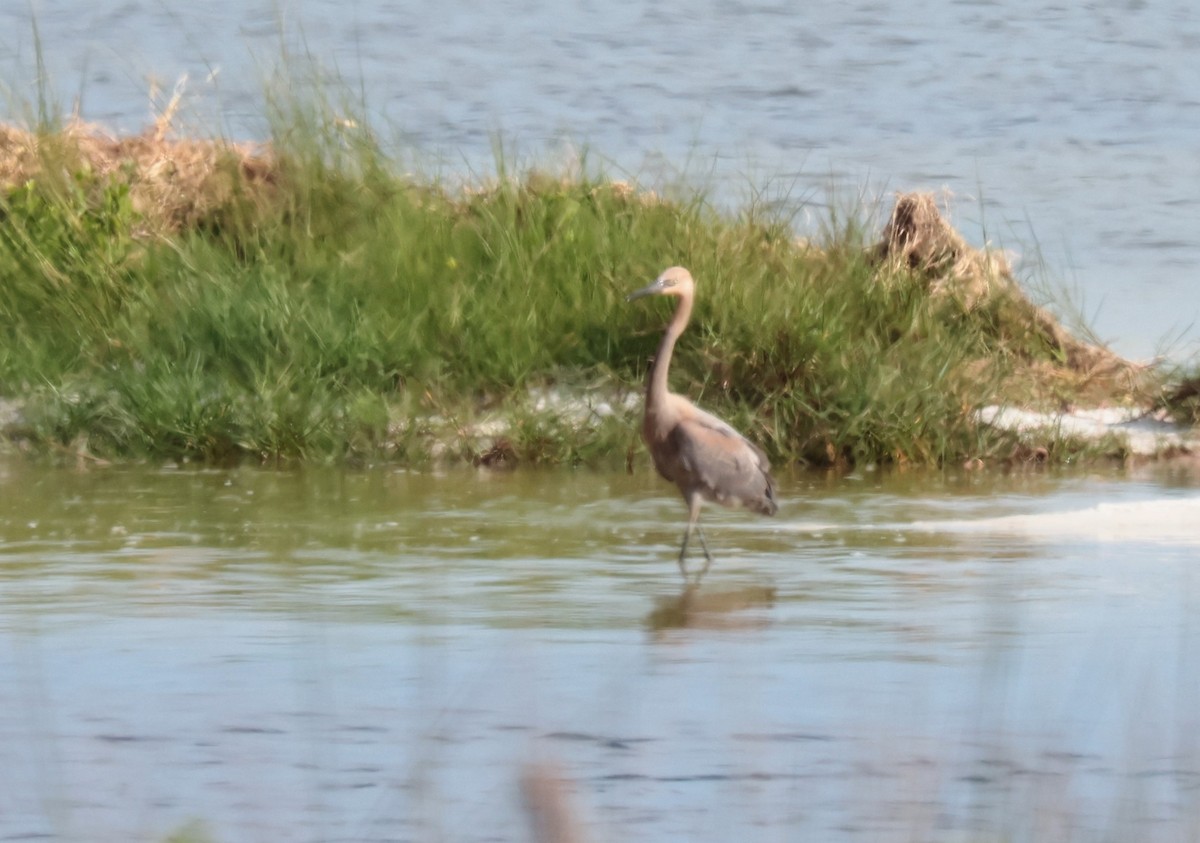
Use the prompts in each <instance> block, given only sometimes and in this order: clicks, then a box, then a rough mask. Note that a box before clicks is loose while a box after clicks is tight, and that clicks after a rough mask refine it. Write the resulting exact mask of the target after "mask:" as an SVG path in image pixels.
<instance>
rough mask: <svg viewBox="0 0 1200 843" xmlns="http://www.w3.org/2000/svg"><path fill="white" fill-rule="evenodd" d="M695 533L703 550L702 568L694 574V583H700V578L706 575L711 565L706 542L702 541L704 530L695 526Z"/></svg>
mask: <svg viewBox="0 0 1200 843" xmlns="http://www.w3.org/2000/svg"><path fill="white" fill-rule="evenodd" d="M696 532H697V533H698V534H699V535H700V547H702V548H704V567H703V568H701V569H700V573H698V574H696V582H700V578H701V577H702V576H704V575H705V574H707V573H708V569H709V566H710V565H712V554H711V553H709V552H708V542H706V541H705V540H704V530H703V529H701V527H700V525H699V524H697V525H696Z"/></svg>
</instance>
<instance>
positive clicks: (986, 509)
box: [0, 461, 1200, 843]
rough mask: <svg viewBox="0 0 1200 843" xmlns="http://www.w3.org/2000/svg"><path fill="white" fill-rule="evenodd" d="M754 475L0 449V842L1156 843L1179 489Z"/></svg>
mask: <svg viewBox="0 0 1200 843" xmlns="http://www.w3.org/2000/svg"><path fill="white" fill-rule="evenodd" d="M781 492H782V498H783V500H784V505H783V507H782V509H781V511H780V514H779V516H778V517H777V518H775V519H772V520H768V519H759V518H755V517H752V516H748V515H745V514H742V513H730V512H724V511H713V512H710V513H707V514H706V519H705V523H706V525H707V536H708V540H709V544H710V546H711V547H712V549H713V551H714V554H715V555H716V556H717V562H716V564H715V566H714V568H713V569H712V571H710V573H709V575H708V576H707V577H706V578H705V579H704V581H703V583H702V584H701V586H700V588H699V589H698V590H695V591H692V592H686V591H685V590H684V589H682V587H681V581H680V577H679V573H678V571H677V569H676V567H675V562H674V551H675V547H676V542H677V541H678V535H679V528H680V523H679V522H680V516H681V510H682V507H681V505H680V504H679V503H678V502H677V501H676V500H675V499H674V497H673V496H672V494H671V493H670V490H669V489H667V488H666V487H665V484H661V483H660V482H658V481H656V480H655V479H654V478H653V477H651V476H650V475H649V474H648V473H640V474H638V475H637V476H630V475H627V474H622V473H608V472H585V471H578V472H569V471H556V472H544V473H543V472H536V471H518V472H514V473H508V474H504V473H501V474H491V473H477V472H474V471H465V470H464V471H454V472H448V473H445V474H420V473H410V472H404V471H395V470H389V469H382V468H380V469H371V470H364V471H339V470H323V469H322V470H318V469H306V470H299V471H263V470H255V469H234V470H194V469H187V468H184V469H179V468H150V467H140V468H120V469H116V468H110V469H99V470H92V471H87V472H83V473H79V472H75V471H69V470H65V469H48V468H46V467H44V466H42V467H39V466H34V465H30V464H28V463H24V462H20V461H16V462H13V461H9V462H4V463H0V501H3V506H0V840H7V839H36V838H38V837H41V836H49V837H51V838H54V839H63V840H75V839H88V840H100V841H105V840H113V841H116V840H122V841H127V840H132V839H143V840H160V839H164V838H165V837H166V836H167V835H168V834H169V833H171V832H172V831H175V830H178V829H179V828H181V827H183V826H184V825H185V824H187V823H188V822H191V821H200V822H201V823H202V824H203V826H204V828H205V829H207V831H208V832H209V833H210V834H211V835H212V836H213V838H214V839H215V840H218V841H222V843H238V842H239V841H251V840H263V839H269V840H274V839H280V840H283V839H286V840H385V839H386V840H426V839H431V838H437V837H442V838H445V839H453V840H480V841H482V840H509V839H522V838H525V837H527V834H526V826H525V818H524V816H523V815H522V813H521V810H520V801H519V798H518V791H517V784H516V782H517V779H518V775H519V772H520V770H521V769H522V767H523V765H525V764H527V763H528V762H530V761H531V760H537V759H549V760H552V761H554V762H555V763H557V764H559V765H560V767H561V769H562V770H563V772H564V774H565V775H566V776H567V777H568V779H569V780H570V781H571V782H572V783H573V787H574V796H575V800H576V806H577V808H578V810H579V811H580V814H581V816H582V817H583V818H584V819H583V821H584V822H586V823H587V825H588V830H589V832H590V833H591V836H592V839H595V840H605V839H610V840H617V839H628V840H697V841H704V840H727V839H731V838H733V837H736V838H737V839H743V838H746V839H769V840H775V839H813V840H832V839H846V840H857V839H861V840H910V839H947V840H950V839H962V837H964V836H968V837H970V838H971V839H986V835H987V834H988V833H993V832H994V833H1000V834H1002V835H1005V836H1006V839H1022V835H1027V836H1032V837H1036V838H1037V839H1046V837H1047V835H1049V836H1050V839H1078V838H1085V837H1088V835H1089V832H1098V831H1104V832H1114V833H1116V836H1117V837H1118V838H1119V837H1120V836H1121V833H1123V832H1129V831H1130V830H1132V829H1136V830H1137V833H1136V838H1137V839H1139V840H1186V839H1191V837H1192V835H1193V833H1194V830H1195V828H1196V824H1197V822H1198V821H1200V745H1198V741H1200V738H1197V735H1200V730H1198V729H1197V726H1200V723H1197V718H1198V714H1197V713H1198V712H1200V647H1198V646H1197V645H1198V644H1200V628H1198V627H1200V624H1198V622H1197V621H1196V620H1195V618H1197V617H1200V614H1198V612H1197V609H1198V608H1200V607H1198V605H1197V604H1198V602H1200V590H1198V588H1200V580H1198V579H1197V576H1198V575H1197V572H1196V570H1195V567H1196V563H1197V561H1198V560H1197V557H1198V554H1200V476H1198V475H1197V473H1195V472H1194V471H1189V470H1186V469H1183V468H1179V467H1157V468H1154V469H1152V470H1150V471H1149V472H1148V473H1145V474H1140V475H1136V476H1135V475H1134V474H1132V473H1130V472H1126V471H1122V470H1112V471H1099V472H1088V473H1084V472H1075V473H1072V472H1066V473H1021V474H1015V475H1011V476H1000V475H997V474H994V473H993V474H982V475H957V474H949V475H920V476H899V477H881V476H878V475H875V474H861V475H855V476H851V477H849V478H841V479H832V478H825V477H823V476H822V477H819V476H813V475H797V476H793V477H788V478H784V479H783V482H782V483H781ZM1061 830H1066V831H1065V833H1058V832H1060V831H1061ZM1114 830H1115V831H1114ZM981 835H984V836H985V837H984V838H981ZM1128 839H1132V838H1128Z"/></svg>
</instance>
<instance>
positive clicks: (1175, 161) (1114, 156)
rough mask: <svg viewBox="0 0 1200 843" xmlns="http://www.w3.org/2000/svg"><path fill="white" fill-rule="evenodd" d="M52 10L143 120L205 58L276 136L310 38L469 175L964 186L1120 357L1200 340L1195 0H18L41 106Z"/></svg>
mask: <svg viewBox="0 0 1200 843" xmlns="http://www.w3.org/2000/svg"><path fill="white" fill-rule="evenodd" d="M31 6H32V10H33V13H34V15H36V19H37V25H38V33H39V35H40V46H41V51H42V58H43V62H44V66H45V68H46V70H47V73H48V74H49V77H50V79H51V81H52V83H53V85H54V87H55V90H57V92H58V93H59V94H60V97H61V99H62V101H63V103H64V104H65V106H66V108H68V109H69V107H70V104H71V102H72V101H73V100H74V99H76V98H78V100H79V102H80V107H81V111H82V113H83V115H84V116H85V117H87V118H88V119H92V120H97V121H100V122H103V123H105V124H107V125H110V126H113V127H116V128H120V129H124V130H139V129H140V128H142V127H143V126H144V125H145V124H146V122H147V120H148V119H149V116H150V113H151V108H150V104H149V91H150V87H151V80H156V81H157V83H158V84H159V86H160V87H161V88H162V89H164V90H165V91H166V93H165V94H163V95H161V96H160V97H159V106H158V107H159V108H160V109H161V107H162V103H163V102H165V100H166V99H167V98H168V97H169V93H170V90H171V88H172V87H173V85H174V84H175V82H176V80H177V79H178V78H179V77H180V76H182V75H183V74H185V73H186V74H188V77H189V84H188V87H187V93H188V96H187V97H186V98H185V103H187V106H188V110H186V111H185V113H184V115H183V116H182V117H181V119H180V121H179V122H180V123H181V124H182V125H183V126H184V127H185V128H186V126H188V125H189V121H190V125H193V126H199V127H200V130H201V131H203V132H205V133H211V132H212V130H213V128H214V127H217V128H218V129H219V130H221V131H224V132H227V133H229V134H232V135H234V136H236V137H247V136H249V137H263V136H264V132H265V128H264V126H263V115H264V114H265V108H264V107H263V105H262V91H263V80H264V79H265V78H266V77H267V76H269V75H270V72H271V68H272V67H273V66H274V65H275V64H277V63H278V62H279V57H280V56H281V55H283V54H284V53H285V52H286V53H287V54H289V55H290V56H291V57H292V59H291V61H292V63H293V65H298V64H300V62H299V61H298V60H297V57H298V56H303V55H304V54H305V53H307V54H310V55H311V56H312V57H313V58H314V59H315V61H316V62H317V63H318V64H319V65H320V66H321V67H322V68H323V69H324V71H325V72H327V73H329V74H330V75H335V74H337V75H340V76H341V77H342V78H344V79H346V80H348V82H349V85H350V88H351V89H352V91H353V92H354V96H361V97H362V98H364V99H365V101H366V103H367V107H368V109H369V110H370V111H371V112H372V113H373V114H374V115H375V116H376V117H377V119H378V121H379V123H380V125H382V126H393V127H395V130H396V132H397V133H398V134H399V135H401V136H402V137H403V139H404V141H405V143H406V145H407V146H408V147H410V148H411V149H412V150H414V152H415V154H416V156H417V158H418V159H419V160H422V161H424V162H426V163H425V164H422V166H428V162H434V164H435V166H436V165H438V164H439V163H440V166H441V168H442V169H443V170H444V171H445V172H446V173H447V174H450V175H463V174H466V173H470V172H474V173H480V172H487V171H489V170H491V169H492V168H493V146H494V139H495V137H496V133H497V132H500V133H503V135H504V136H505V137H506V138H509V139H512V141H513V142H514V143H515V145H516V146H517V148H518V151H519V152H524V153H526V154H527V155H531V156H533V157H534V158H536V159H538V160H540V161H543V162H544V161H545V160H546V159H547V155H548V154H550V155H551V157H553V156H554V155H555V153H556V152H557V151H561V150H562V149H563V147H564V146H570V145H572V144H583V145H586V146H588V147H590V148H591V149H592V150H593V152H594V155H595V157H596V158H599V159H603V160H606V161H609V162H611V163H612V165H613V166H614V167H615V169H616V170H617V172H618V173H620V172H628V173H630V174H632V175H634V176H637V177H639V178H641V179H643V180H645V181H648V182H649V183H650V184H655V183H658V182H660V181H662V180H663V179H664V178H666V179H668V180H669V179H670V178H671V177H672V176H673V175H674V174H677V173H679V172H680V171H685V172H686V174H687V176H688V177H689V180H691V181H693V182H697V181H699V182H710V183H711V184H712V186H713V188H714V192H715V195H716V196H717V197H718V198H719V199H722V200H724V201H727V202H735V203H739V204H740V203H742V202H744V201H745V200H746V199H747V197H748V196H749V195H750V194H751V193H752V192H754V191H755V190H762V189H764V187H765V188H766V190H765V195H766V197H767V198H768V199H769V198H771V197H772V196H774V195H776V194H779V193H783V192H789V193H790V194H791V195H792V197H793V198H794V199H805V200H807V201H809V202H810V203H811V208H812V215H811V218H802V219H800V220H799V221H798V223H799V225H800V226H801V227H802V228H804V229H805V233H812V232H813V231H814V230H815V229H816V225H817V221H820V220H822V219H824V218H825V213H826V212H825V210H824V209H825V206H826V205H828V204H829V203H830V202H840V203H843V204H849V203H851V202H854V201H855V200H857V198H858V197H859V196H860V194H865V195H866V196H867V197H869V198H870V197H875V196H883V197H885V207H886V208H890V201H886V197H887V195H888V194H890V192H892V191H895V190H940V189H942V188H947V189H949V190H950V191H952V193H953V194H954V196H955V199H954V200H953V219H954V222H955V224H956V225H958V226H959V227H960V228H961V229H962V230H963V231H964V232H965V233H966V234H967V236H968V237H969V238H970V239H971V240H972V241H973V242H975V243H977V244H978V243H982V242H983V241H984V239H985V238H987V239H991V240H992V241H993V242H994V243H996V244H997V245H999V246H1002V247H1005V248H1008V249H1012V250H1015V251H1016V252H1018V253H1019V254H1020V256H1021V257H1022V261H1021V263H1020V265H1019V271H1020V273H1021V274H1022V275H1023V276H1025V277H1029V276H1036V277H1038V278H1040V279H1041V280H1042V281H1043V282H1044V283H1048V284H1049V285H1050V286H1051V287H1053V288H1057V289H1062V288H1065V290H1066V291H1068V292H1070V293H1071V294H1072V298H1073V299H1074V304H1075V305H1076V306H1077V307H1078V308H1079V309H1081V310H1082V311H1083V312H1084V314H1085V316H1086V317H1087V318H1088V320H1089V322H1090V323H1091V324H1092V325H1093V326H1094V327H1095V328H1096V330H1097V332H1098V334H1099V335H1100V337H1102V338H1103V339H1105V340H1108V341H1111V342H1112V343H1113V345H1114V347H1115V348H1116V349H1117V350H1118V351H1120V352H1122V353H1124V354H1127V355H1132V356H1136V357H1147V356H1150V355H1151V354H1153V353H1155V352H1156V351H1157V350H1160V347H1161V345H1162V342H1163V341H1164V340H1168V339H1170V338H1175V339H1179V337H1180V335H1182V339H1181V340H1179V342H1177V343H1175V344H1174V345H1173V346H1172V347H1171V349H1170V350H1171V351H1173V353H1174V354H1175V355H1176V356H1179V357H1183V356H1185V355H1186V354H1188V353H1192V352H1195V351H1200V333H1197V330H1196V328H1195V323H1197V321H1200V293H1198V292H1197V287H1196V282H1195V279H1196V268H1197V266H1200V239H1198V238H1197V236H1196V230H1197V220H1200V199H1198V197H1200V155H1197V154H1196V138H1198V137H1200V93H1198V92H1200V58H1197V56H1200V7H1197V6H1196V5H1195V4H1194V3H1191V2H1189V0H1167V2H1155V3H1146V2H1141V0H1092V2H1082V3H1061V2H1058V3H1055V2H1051V3H1044V2H1035V0H1004V2H996V0H949V1H948V2H947V0H913V2H907V3H883V2H878V0H837V2H831V1H830V2H815V3H806V4H803V5H800V6H797V5H795V4H787V3H779V2H760V1H758V0H739V2H724V0H722V2H715V0H707V1H706V2H700V3H680V2H659V3H647V2H633V3H621V4H611V3H595V2H582V3H570V4H565V5H564V4H561V3H548V2H541V3H539V2H533V1H532V0H501V2H494V3H480V2H465V3H458V4H445V3H432V2H428V0H389V2H382V0H378V1H376V2H369V1H368V0H357V2H355V1H354V0H352V2H349V3H347V2H345V0H249V2H243V0H208V2H204V3H194V2H182V0H126V1H125V2H121V3H93V2H82V0H56V2H48V0H40V1H39V0H34V2H33V3H32V4H30V3H18V2H13V3H6V4H3V5H2V6H0V69H3V78H4V80H5V82H6V84H7V85H9V86H11V88H12V90H13V92H14V94H15V95H16V103H20V102H22V101H24V102H28V101H33V100H35V99H36V97H35V94H34V92H35V91H36V86H35V84H34V82H33V80H34V79H35V78H36V70H35V68H36V60H35V55H36V50H35V42H34V37H33V27H32V26H31V23H30V19H31V15H30V9H31ZM281 32H282V33H283V34H282V36H281ZM19 111H20V108H19V107H18V106H17V105H16V104H14V103H13V102H11V101H10V102H4V101H2V100H0V115H4V114H6V113H13V112H19ZM565 139H569V140H570V141H571V142H572V144H564V140H565ZM1041 259H1044V261H1045V266H1046V271H1045V272H1044V273H1043V272H1042V271H1041V268H1040V267H1039V260H1041ZM673 261H674V258H672V257H671V256H663V258H662V260H661V261H658V262H656V264H655V266H653V267H647V269H646V272H647V273H648V274H653V273H654V272H655V271H656V270H658V269H660V268H661V267H662V266H665V265H668V264H670V263H672V262H673Z"/></svg>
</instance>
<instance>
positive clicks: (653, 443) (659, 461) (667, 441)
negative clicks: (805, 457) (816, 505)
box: [626, 266, 778, 578]
mask: <svg viewBox="0 0 1200 843" xmlns="http://www.w3.org/2000/svg"><path fill="white" fill-rule="evenodd" d="M695 293H696V282H695V281H694V280H692V276H691V273H689V272H688V271H687V270H686V269H684V268H683V267H681V266H673V267H671V268H670V269H667V270H665V271H663V273H662V274H661V275H659V276H658V278H657V279H655V281H654V283H653V284H651V285H649V286H648V287H644V288H643V289H641V290H638V291H637V292H635V293H631V294H630V295H629V296H628V297H627V299H626V300H627V301H632V300H633V299H637V298H641V297H642V296H675V297H676V298H678V299H679V304H678V305H677V306H676V308H675V315H674V316H673V317H672V319H671V322H670V324H668V325H667V330H666V332H665V333H664V334H663V338H662V342H661V343H660V344H659V346H658V354H657V355H656V356H655V358H654V365H653V366H652V368H651V370H650V381H649V384H648V386H647V387H646V411H645V417H644V418H643V420H642V438H643V439H644V440H645V442H646V447H647V448H648V449H649V450H650V456H651V457H652V458H653V459H654V467H655V468H657V469H658V473H659V474H661V475H662V476H663V477H664V478H666V479H667V480H670V481H671V482H672V483H674V484H675V485H676V486H678V487H679V491H680V492H681V493H682V494H683V499H684V501H685V502H686V503H687V507H688V522H687V528H686V529H685V530H684V533H683V543H682V545H681V547H680V548H679V569H680V570H681V571H682V572H683V575H684V576H685V577H686V576H687V566H686V564H685V561H684V559H685V557H686V555H687V548H688V542H689V541H690V540H691V537H692V532H693V530H695V531H696V532H698V533H699V535H700V546H701V547H702V548H703V549H704V558H705V564H704V568H703V569H702V570H701V571H700V572H699V574H697V578H699V577H701V576H703V575H704V573H705V571H707V570H708V567H709V565H711V564H712V555H711V554H710V553H709V552H708V543H707V542H706V541H705V540H704V532H703V531H702V530H700V529H699V524H698V522H699V519H700V507H701V505H702V504H703V502H704V501H714V502H716V503H719V504H722V505H723V506H728V507H742V506H744V507H746V508H747V509H750V510H753V511H754V512H758V513H761V514H763V515H774V514H775V512H776V510H777V509H778V506H777V504H776V502H775V482H774V481H773V480H772V479H771V466H770V463H769V462H768V461H767V457H766V454H764V453H763V452H762V450H761V449H760V448H758V447H757V446H756V445H754V444H753V443H752V442H750V440H748V439H746V437H744V436H742V435H741V434H740V433H738V432H737V431H736V430H734V429H733V428H732V427H730V426H729V425H728V424H726V423H725V422H723V421H721V419H719V418H717V417H716V416H714V415H712V414H711V413H706V412H704V411H703V410H701V409H700V408H698V407H697V406H695V405H694V404H693V403H692V402H691V401H689V400H687V399H686V398H684V397H683V396H682V395H676V394H674V393H672V392H671V391H670V390H668V389H667V371H668V368H669V367H670V365H671V354H672V352H673V351H674V350H675V341H676V340H678V339H679V335H680V334H682V333H683V329H684V328H685V327H687V323H688V319H690V318H691V315H692V303H693V301H694V300H695Z"/></svg>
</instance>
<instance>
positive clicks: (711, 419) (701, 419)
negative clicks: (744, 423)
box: [684, 403, 771, 471]
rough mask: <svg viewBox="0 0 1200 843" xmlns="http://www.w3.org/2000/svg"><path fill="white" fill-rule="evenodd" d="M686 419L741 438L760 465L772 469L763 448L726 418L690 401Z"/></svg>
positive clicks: (762, 467) (738, 438) (768, 469)
mask: <svg viewBox="0 0 1200 843" xmlns="http://www.w3.org/2000/svg"><path fill="white" fill-rule="evenodd" d="M684 421H685V423H686V422H694V423H695V424H696V425H698V426H699V427H701V428H703V429H705V430H711V431H713V432H714V433H719V434H721V435H722V436H728V437H730V438H733V439H737V440H739V441H740V442H742V444H744V445H745V446H746V447H747V448H749V449H750V450H751V452H753V453H754V455H755V457H757V459H758V465H759V467H760V468H761V469H762V470H763V471H770V470H771V463H770V461H769V460H768V459H767V455H766V454H765V453H763V450H762V448H760V447H758V446H757V445H755V444H754V443H753V442H751V441H750V440H749V439H747V438H746V437H745V436H742V434H740V433H738V432H737V430H735V429H734V427H733V425H731V424H729V423H728V422H726V421H725V420H724V419H719V418H717V417H716V416H714V415H713V414H712V413H709V412H706V411H704V410H701V409H700V408H699V407H697V406H696V405H695V404H691V403H689V404H688V407H687V413H686V414H685V416H684Z"/></svg>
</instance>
